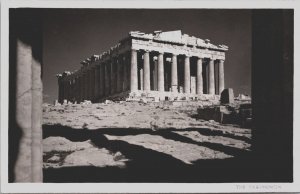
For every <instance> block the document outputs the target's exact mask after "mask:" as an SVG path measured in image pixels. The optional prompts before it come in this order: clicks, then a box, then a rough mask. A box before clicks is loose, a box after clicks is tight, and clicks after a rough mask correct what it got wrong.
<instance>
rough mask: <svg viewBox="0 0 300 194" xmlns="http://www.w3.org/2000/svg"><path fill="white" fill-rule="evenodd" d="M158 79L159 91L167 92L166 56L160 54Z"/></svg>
mask: <svg viewBox="0 0 300 194" xmlns="http://www.w3.org/2000/svg"><path fill="white" fill-rule="evenodd" d="M157 60H158V78H157V82H158V83H157V85H158V91H160V92H164V91H165V80H164V79H165V78H164V54H163V53H159V54H158V58H157Z"/></svg>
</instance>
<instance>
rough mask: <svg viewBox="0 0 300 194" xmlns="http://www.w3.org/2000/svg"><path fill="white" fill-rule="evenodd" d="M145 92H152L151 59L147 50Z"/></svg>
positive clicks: (145, 57)
mask: <svg viewBox="0 0 300 194" xmlns="http://www.w3.org/2000/svg"><path fill="white" fill-rule="evenodd" d="M144 90H145V91H150V57H149V51H147V50H145V53H144Z"/></svg>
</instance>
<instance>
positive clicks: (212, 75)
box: [208, 59, 215, 94]
mask: <svg viewBox="0 0 300 194" xmlns="http://www.w3.org/2000/svg"><path fill="white" fill-rule="evenodd" d="M214 66H215V65H214V60H213V59H210V61H209V64H208V74H209V75H208V93H209V94H215V68H214Z"/></svg>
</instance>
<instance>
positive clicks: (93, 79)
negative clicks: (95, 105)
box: [90, 67, 95, 100]
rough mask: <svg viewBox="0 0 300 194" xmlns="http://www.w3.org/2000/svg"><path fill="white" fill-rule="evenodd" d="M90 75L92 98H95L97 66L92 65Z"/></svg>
mask: <svg viewBox="0 0 300 194" xmlns="http://www.w3.org/2000/svg"><path fill="white" fill-rule="evenodd" d="M90 75H91V80H90V83H91V90H90V99H91V100H94V98H95V67H92V68H91V70H90Z"/></svg>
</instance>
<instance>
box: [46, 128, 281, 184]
mask: <svg viewBox="0 0 300 194" xmlns="http://www.w3.org/2000/svg"><path fill="white" fill-rule="evenodd" d="M186 130H189V129H186ZM199 130H200V129H199ZM201 130H202V129H201ZM207 130H209V129H206V132H207ZM172 131H174V129H165V130H159V131H152V130H151V129H136V128H124V129H120V128H118V129H116V128H111V129H108V128H105V129H97V130H88V129H73V128H71V127H66V126H61V125H44V126H43V138H47V137H49V136H61V137H65V138H67V139H69V140H71V141H85V140H91V142H92V143H93V144H94V145H95V146H96V147H99V148H106V149H107V150H110V151H111V152H114V153H115V152H118V151H120V152H121V153H122V154H123V155H124V156H125V157H126V158H127V159H129V161H127V162H126V167H125V168H119V167H92V166H78V167H61V168H56V169H54V168H48V169H44V182H257V181H260V180H264V181H266V180H265V177H266V176H264V175H263V176H257V173H256V171H255V170H253V168H252V167H251V165H250V164H252V165H253V162H250V161H251V160H252V158H251V157H252V156H251V153H250V152H249V151H245V150H241V149H238V148H233V147H229V146H224V145H222V144H216V143H211V142H197V141H194V140H192V139H190V138H188V137H185V136H181V135H179V134H176V133H173V132H172ZM199 133H200V132H199ZM104 134H107V135H119V136H124V135H138V134H151V135H160V136H162V137H164V138H166V139H171V140H174V141H180V142H184V143H190V144H195V145H199V146H204V147H207V148H210V149H213V150H216V151H221V152H224V153H226V154H229V155H232V156H234V157H233V158H229V159H209V160H198V161H195V162H194V163H193V164H192V165H188V164H186V163H184V162H182V161H181V160H178V159H177V158H174V157H172V156H170V155H168V154H165V153H162V152H158V151H154V150H151V149H147V148H145V147H143V146H139V145H134V144H130V143H128V142H125V141H121V140H108V139H107V138H106V137H105V136H104ZM217 135H222V134H217ZM254 163H255V162H254ZM270 181H275V180H270Z"/></svg>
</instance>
